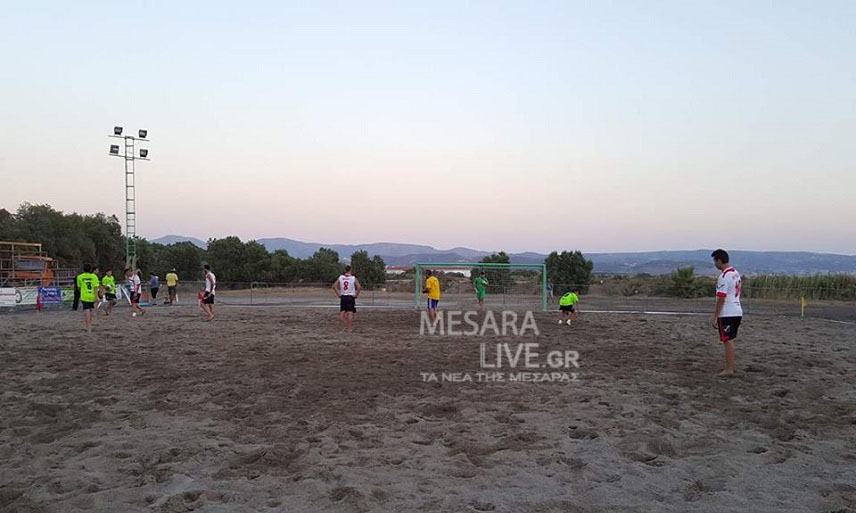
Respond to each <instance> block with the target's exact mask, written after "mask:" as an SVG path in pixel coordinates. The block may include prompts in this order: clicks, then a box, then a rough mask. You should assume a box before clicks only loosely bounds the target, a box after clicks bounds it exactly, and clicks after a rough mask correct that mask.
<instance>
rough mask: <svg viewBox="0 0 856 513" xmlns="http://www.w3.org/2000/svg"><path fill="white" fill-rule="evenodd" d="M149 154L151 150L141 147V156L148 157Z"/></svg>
mask: <svg viewBox="0 0 856 513" xmlns="http://www.w3.org/2000/svg"><path fill="white" fill-rule="evenodd" d="M148 156H149V150H147V149H145V148H141V149H140V158H146V157H148Z"/></svg>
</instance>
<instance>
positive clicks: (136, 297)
mask: <svg viewBox="0 0 856 513" xmlns="http://www.w3.org/2000/svg"><path fill="white" fill-rule="evenodd" d="M125 279H126V280H128V291H129V293H130V295H131V297H130V298H129V299H130V300H131V317H136V316H137V314H140V315H143V314H145V313H146V312H145V310H143V309H142V308H140V297H141V296H142V292H143V283H142V280H141V279H140V273H139V271H136V270H134V269H131V268H130V267H128V268H126V269H125Z"/></svg>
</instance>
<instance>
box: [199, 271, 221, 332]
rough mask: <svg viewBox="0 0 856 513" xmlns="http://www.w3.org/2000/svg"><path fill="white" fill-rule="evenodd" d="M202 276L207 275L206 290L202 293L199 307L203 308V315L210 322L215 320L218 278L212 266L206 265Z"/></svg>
mask: <svg viewBox="0 0 856 513" xmlns="http://www.w3.org/2000/svg"><path fill="white" fill-rule="evenodd" d="M202 274H204V275H205V289H204V290H203V291H202V297H201V298H200V304H199V306H200V307H201V308H202V313H204V314H205V315H207V316H208V319H207V320H209V321H213V320H214V295H215V294H216V293H217V276H215V275H214V273H213V272H211V266H210V265H208V264H205V265H203V266H202Z"/></svg>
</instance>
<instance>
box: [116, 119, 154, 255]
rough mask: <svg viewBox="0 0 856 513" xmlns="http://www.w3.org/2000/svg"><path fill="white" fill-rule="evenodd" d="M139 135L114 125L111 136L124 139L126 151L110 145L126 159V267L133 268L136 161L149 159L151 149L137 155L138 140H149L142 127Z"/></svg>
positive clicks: (118, 154)
mask: <svg viewBox="0 0 856 513" xmlns="http://www.w3.org/2000/svg"><path fill="white" fill-rule="evenodd" d="M137 135H138V136H139V137H134V136H133V135H122V127H120V126H114V127H113V135H111V136H110V137H113V138H117V139H122V140H123V141H124V146H125V150H124V153H121V154H120V153H119V145H118V144H111V145H110V156H111V157H121V158H123V159H125V267H130V268H131V269H134V268H136V266H137V194H136V177H135V174H134V171H135V162H136V161H138V160H149V158H148V157H149V150H148V149H147V148H140V152H139V155H137V151H136V146H137V143H138V142H146V143H147V142H149V140H148V139H147V138H146V136H147V135H148V130H143V129H140V130H139V132H137Z"/></svg>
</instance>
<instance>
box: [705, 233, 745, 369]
mask: <svg viewBox="0 0 856 513" xmlns="http://www.w3.org/2000/svg"><path fill="white" fill-rule="evenodd" d="M710 256H711V258H713V265H715V266H716V268H717V269H718V270H719V271H720V274H719V276H718V277H717V278H716V310H715V311H714V313H713V319H712V324H713V327H714V328H716V329H717V330H719V340H720V341H722V344H723V345H724V346H725V368H724V369H723V370H722V372H720V373H719V375H720V376H731V375H733V374H734V339H736V338H737V330H738V328H740V321H741V320H742V319H743V307H742V306H741V305H740V287H741V280H740V273H738V272H737V270H736V269H734V267H732V266H731V264H730V263H729V262H728V260H729V258H728V252H726V251H725V250H724V249H717V250H716V251H714V252H713V253H711V255H710Z"/></svg>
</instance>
